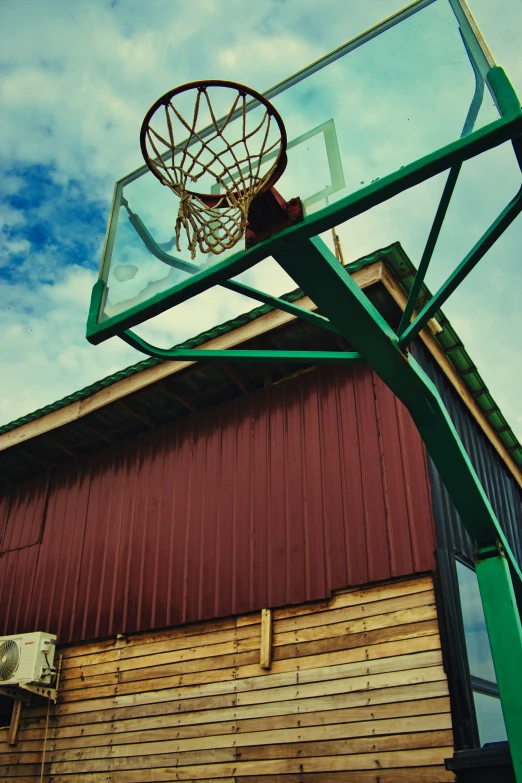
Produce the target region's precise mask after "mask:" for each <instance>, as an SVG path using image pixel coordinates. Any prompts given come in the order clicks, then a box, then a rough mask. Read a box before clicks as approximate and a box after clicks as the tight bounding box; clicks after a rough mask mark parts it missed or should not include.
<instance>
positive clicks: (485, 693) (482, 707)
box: [457, 560, 507, 745]
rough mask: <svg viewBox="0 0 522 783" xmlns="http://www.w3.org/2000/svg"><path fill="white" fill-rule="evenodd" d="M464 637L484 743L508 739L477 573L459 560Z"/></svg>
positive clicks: (479, 726)
mask: <svg viewBox="0 0 522 783" xmlns="http://www.w3.org/2000/svg"><path fill="white" fill-rule="evenodd" d="M457 578H458V585H459V593H460V603H461V609H462V619H463V621H464V636H465V640H466V651H467V657H468V664H469V669H470V674H471V687H472V690H473V698H474V702H475V712H476V717H477V724H478V730H479V736H480V743H481V745H484V744H485V743H486V742H502V741H504V740H507V734H506V727H505V725H504V718H503V715H502V707H501V706H500V699H499V695H498V688H497V680H496V677H495V670H494V668H493V659H492V657H491V649H490V646H489V639H488V634H487V630H486V621H485V618H484V612H483V610H482V602H481V599H480V592H479V587H478V581H477V575H476V573H475V571H474V570H473V569H472V568H470V567H468V566H467V565H465V564H464V563H463V562H461V561H460V560H457Z"/></svg>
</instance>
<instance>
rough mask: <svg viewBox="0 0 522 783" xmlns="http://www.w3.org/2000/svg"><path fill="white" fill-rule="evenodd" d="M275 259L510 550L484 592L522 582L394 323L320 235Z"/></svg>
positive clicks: (465, 508) (479, 534) (466, 504)
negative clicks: (391, 396) (400, 407)
mask: <svg viewBox="0 0 522 783" xmlns="http://www.w3.org/2000/svg"><path fill="white" fill-rule="evenodd" d="M275 257H276V260H277V261H278V262H279V263H280V264H281V266H282V267H283V269H284V270H285V271H286V272H287V273H288V274H289V275H290V276H291V277H292V278H293V279H294V280H295V281H296V282H297V283H298V285H300V286H301V287H302V288H303V289H304V290H305V291H306V290H310V289H311V288H313V290H314V299H315V301H316V303H317V305H318V306H319V307H320V308H321V309H322V310H324V312H326V313H328V316H329V318H330V320H331V321H332V323H334V324H335V325H336V326H337V327H338V328H339V329H340V330H341V332H342V334H343V335H344V336H345V337H346V339H348V340H349V341H350V343H351V344H352V345H353V346H354V348H356V349H357V350H358V352H359V353H360V355H361V357H362V358H363V359H364V361H366V362H367V363H368V364H369V365H370V366H371V367H372V368H373V369H374V370H375V372H376V373H377V374H378V375H380V377H381V378H382V379H383V381H384V382H385V383H386V384H387V385H388V386H389V387H390V388H391V390H392V391H393V392H394V393H395V394H396V395H397V397H398V398H399V399H400V400H401V401H402V402H403V403H404V404H405V405H406V407H407V408H408V410H409V412H410V414H411V416H412V418H413V420H414V422H415V424H416V426H417V428H418V430H419V433H420V435H421V437H422V439H423V441H424V443H425V445H426V448H427V450H428V452H429V454H430V456H431V458H432V460H433V462H434V464H435V466H436V467H437V470H438V471H439V473H440V475H441V478H442V480H443V482H444V484H445V486H446V488H447V490H448V492H449V494H450V496H451V499H452V500H453V503H454V504H455V507H456V509H457V511H458V512H459V514H460V517H461V519H462V521H463V523H464V526H465V528H466V530H467V532H468V533H469V535H470V537H471V539H472V541H474V542H475V545H476V548H477V550H481V549H484V548H487V547H491V546H492V545H493V546H495V545H496V544H497V542H500V546H501V547H502V549H503V551H504V552H505V558H506V559H505V571H506V572H507V571H508V569H509V572H510V573H508V574H507V575H506V574H504V575H503V576H502V575H499V573H498V572H495V571H494V570H493V568H492V567H491V566H487V565H486V566H484V565H483V564H482V563H481V564H480V568H482V569H483V570H482V576H481V581H480V588H481V595H483V594H484V595H485V596H491V595H498V594H500V596H501V599H502V600H505V599H506V595H507V592H508V590H507V586H506V582H507V579H508V577H509V580H511V577H513V578H514V579H515V580H516V581H517V584H518V585H519V586H520V584H521V582H522V574H521V572H520V569H519V567H518V564H517V562H516V560H515V558H514V555H513V553H512V552H511V550H510V549H509V546H508V545H507V541H506V538H505V536H504V534H503V532H502V529H501V527H500V525H499V523H498V520H497V519H496V517H495V513H494V511H493V509H492V507H491V504H490V503H489V500H488V498H487V496H486V494H485V492H484V490H483V488H482V485H481V484H480V481H479V479H478V477H477V474H476V473H475V470H474V468H473V466H472V464H471V462H470V460H469V458H468V455H467V454H466V451H465V449H464V447H463V445H462V443H461V440H460V438H459V436H458V434H457V432H456V430H455V427H454V426H453V424H452V422H451V420H450V418H449V416H448V413H447V411H446V409H445V407H444V404H443V402H442V400H441V398H440V396H439V394H438V392H437V390H436V388H435V386H434V385H433V383H432V382H431V380H430V379H429V378H428V376H427V375H426V374H425V373H424V371H423V370H422V368H421V367H420V365H419V364H418V363H417V362H416V361H415V359H414V358H413V356H411V355H410V354H405V353H403V352H402V351H401V349H400V347H399V344H398V340H397V337H396V335H395V334H394V332H393V331H392V329H391V328H390V327H389V326H388V324H387V323H386V322H385V321H384V319H383V318H382V317H381V316H380V314H379V313H378V311H377V310H376V309H375V308H374V307H373V305H372V304H371V302H370V301H369V300H368V299H367V298H366V296H365V295H364V293H363V292H362V291H361V290H360V289H359V288H358V286H357V285H356V283H355V282H354V281H353V280H352V279H351V278H350V275H349V274H348V273H347V271H346V270H345V269H344V268H343V267H342V266H341V265H340V264H339V262H338V261H337V259H336V258H335V256H334V255H333V254H332V253H331V252H330V250H329V249H328V248H327V246H326V245H325V244H324V242H322V240H321V239H319V238H317V237H316V238H315V239H311V240H308V241H307V240H303V241H301V242H299V243H297V242H296V243H294V247H293V249H292V250H286V251H282V252H278V253H277V254H276V255H275ZM502 579H503V580H504V581H503V582H502V581H501V580H502ZM499 580H500V581H499ZM509 584H511V581H509ZM519 595H520V593H519ZM510 601H511V603H510V607H511V609H510V611H508V609H503V610H502V613H503V614H504V615H505V617H506V621H507V623H508V627H509V630H508V632H507V636H508V638H509V639H510V640H511V641H512V644H513V645H514V646H513V648H510V647H509V646H506V645H504V643H503V642H502V641H501V640H500V639H499V638H498V636H499V635H502V633H505V629H503V628H502V624H499V623H498V622H497V621H496V620H495V619H493V618H492V615H494V614H495V610H494V607H493V605H492V602H490V605H489V606H488V614H489V617H490V623H491V630H490V626H489V625H488V634H490V635H492V638H490V641H491V648H492V654H493V658H494V662H495V670H496V671H502V677H500V678H499V680H498V685H499V693H500V698H501V702H502V705H503V710H504V713H505V715H507V720H506V728H507V732H508V738H509V742H510V748H511V753H512V755H513V759H514V761H515V762H516V767H515V769H516V775H517V781H518V783H522V766H520V760H521V759H522V732H521V728H520V727H521V726H522V720H521V717H522V706H521V705H522V678H521V677H520V672H521V669H522V647H521V642H520V639H521V637H522V627H521V623H520V611H521V609H522V605H521V604H518V605H516V602H515V594H514V591H513V588H512V587H511V593H510ZM485 611H486V607H485ZM487 617H488V615H486V620H487ZM504 705H505V706H504Z"/></svg>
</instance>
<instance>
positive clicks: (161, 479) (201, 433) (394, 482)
mask: <svg viewBox="0 0 522 783" xmlns="http://www.w3.org/2000/svg"><path fill="white" fill-rule="evenodd" d="M29 485H30V482H26V483H25V484H24V486H20V488H19V491H15V493H14V495H13V498H12V503H11V514H10V516H9V520H8V523H7V527H6V533H5V535H4V550H6V549H7V550H12V549H13V545H15V544H16V545H17V546H18V547H20V546H22V548H18V549H16V550H15V551H5V552H4V554H2V555H1V556H0V602H1V603H0V605H1V606H2V608H3V612H2V615H1V617H0V621H1V622H2V627H1V628H0V633H12V632H14V631H30V630H34V629H36V628H39V629H44V630H48V631H52V632H55V633H57V634H58V636H59V638H60V641H61V642H66V641H69V640H78V639H90V638H95V637H100V636H106V635H110V634H114V633H117V632H132V631H136V630H146V629H150V628H160V627H164V626H168V625H175V624H178V623H183V622H187V621H193V620H198V619H204V618H211V617H218V616H225V615H229V614H239V613H244V612H248V611H250V610H254V609H259V608H262V607H264V606H280V605H285V604H290V603H298V602H302V601H307V600H312V599H318V598H324V597H327V596H329V594H330V592H331V591H332V590H334V589H336V588H340V587H345V586H348V585H357V584H364V583H367V582H372V581H376V580H381V579H387V578H390V577H393V576H398V575H401V574H409V573H414V572H421V571H426V570H428V569H431V568H432V567H433V566H434V561H433V550H434V546H435V545H434V533H433V521H432V516H431V508H430V500H429V489H428V481H427V472H426V464H425V458H424V451H423V447H422V444H421V442H420V439H419V436H418V434H417V432H416V430H415V428H414V426H413V424H412V422H411V419H410V417H409V415H408V414H407V412H406V411H405V410H404V408H403V407H402V406H401V405H400V403H398V402H397V400H396V399H395V398H394V397H393V395H392V394H391V393H390V391H389V390H388V389H387V388H386V387H385V386H384V384H383V383H382V382H381V381H379V380H378V379H377V378H376V377H375V376H374V375H373V374H372V372H371V371H370V370H369V369H367V368H365V367H350V368H340V367H339V368H334V367H331V368H325V369H321V370H318V371H316V372H311V373H308V374H304V375H302V376H299V377H297V378H295V379H293V380H291V381H288V382H286V383H282V384H280V385H278V386H274V387H271V388H269V389H266V390H264V391H262V392H256V393H253V394H250V395H247V396H245V397H243V398H240V399H237V400H235V401H232V402H229V403H226V404H224V405H221V406H219V407H217V408H214V409H210V410H207V411H203V412H201V413H197V414H194V415H192V416H190V417H188V418H186V419H184V420H182V421H181V422H177V423H175V424H173V425H169V426H168V427H165V428H164V429H163V430H161V431H154V432H151V433H150V434H147V435H144V436H141V437H139V438H136V439H134V440H132V441H127V442H125V443H123V444H120V445H118V446H116V447H111V448H107V449H105V450H104V451H103V452H98V453H97V454H96V455H94V456H91V457H89V458H86V459H83V460H77V461H75V462H71V463H69V465H68V466H67V467H66V468H59V469H57V470H56V471H55V472H54V473H53V474H52V475H51V478H50V480H49V482H48V484H47V482H46V481H45V480H42V479H39V480H35V481H33V482H32V484H31V485H30V486H29ZM42 530H43V535H42V539H41V543H38V541H39V536H40V533H41V531H42ZM17 542H18V543H17ZM20 542H23V544H20Z"/></svg>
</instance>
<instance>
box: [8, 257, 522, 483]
mask: <svg viewBox="0 0 522 783" xmlns="http://www.w3.org/2000/svg"><path fill="white" fill-rule="evenodd" d="M377 261H382V262H384V264H385V265H386V266H387V268H388V269H389V270H390V272H391V273H392V275H393V276H394V278H395V279H396V280H397V281H398V283H399V285H400V286H401V287H402V289H403V290H404V292H405V293H408V292H409V291H410V289H411V286H412V285H413V280H414V276H415V267H414V266H413V264H412V262H411V261H410V259H409V258H408V256H407V255H406V253H405V252H404V250H403V249H402V247H401V245H400V243H398V242H397V243H394V244H393V245H390V246H389V247H387V248H383V249H381V250H378V251H376V252H375V253H372V254H371V255H368V256H364V257H363V258H360V259H358V260H357V261H354V262H353V263H351V264H347V266H346V268H347V269H348V271H349V272H351V273H353V272H355V271H358V270H360V269H362V268H364V267H366V266H369V265H371V264H373V263H376V262H377ZM302 296H303V292H302V291H300V290H296V291H293V292H291V293H289V294H286V295H285V296H283V297H282V298H283V299H287V300H288V301H295V300H297V299H299V298H301V297H302ZM429 296H430V293H429V291H428V289H427V288H426V286H423V288H422V290H421V294H420V298H419V306H420V305H422V304H423V303H424V302H425V301H427V299H428V298H429ZM272 310H273V308H272V307H270V306H269V305H263V306H261V307H256V308H255V309H254V310H251V311H250V312H248V313H245V314H243V315H241V316H239V317H237V318H234V319H232V320H230V321H227V322H225V323H223V324H220V325H218V326H216V327H213V328H212V329H209V330H207V331H205V332H202V333H201V334H199V335H197V336H195V337H193V338H191V339H190V340H187V341H185V342H183V343H180V345H179V347H185V348H194V347H197V346H199V345H202V344H203V343H205V342H208V341H209V340H211V339H213V338H215V337H218V336H219V335H222V334H225V333H228V332H231V331H233V330H235V329H237V328H239V327H240V326H243V325H244V324H246V323H249V322H251V321H253V320H255V319H256V318H259V317H260V316H262V315H266V314H267V313H269V312H271V311H272ZM435 317H436V318H437V321H438V322H439V324H440V326H441V328H442V331H441V332H440V333H439V334H437V335H434V339H435V340H436V342H437V343H438V345H439V347H440V348H441V349H442V351H443V352H444V354H445V355H446V357H447V358H448V360H449V362H450V363H451V365H452V366H453V367H454V368H455V371H456V372H457V373H458V375H459V376H460V377H461V378H462V381H463V383H464V384H465V386H466V387H467V388H468V389H469V391H470V393H471V394H472V396H473V398H474V400H475V401H476V403H477V405H478V407H479V408H480V410H481V411H482V413H483V415H484V417H485V419H486V420H487V421H488V423H489V424H490V426H491V428H492V429H493V430H494V432H495V433H496V434H497V436H498V438H499V440H500V441H501V443H502V444H503V446H504V447H505V449H506V450H507V451H508V453H509V454H510V455H511V457H512V459H513V461H514V462H515V464H516V465H517V466H518V467H520V468H522V445H521V444H520V442H519V441H518V439H517V437H516V436H515V434H514V433H513V431H512V430H511V428H510V426H509V424H508V423H507V421H506V419H505V417H504V416H503V414H502V412H501V411H500V409H499V407H498V405H497V404H496V402H495V401H494V399H493V397H492V396H491V394H490V392H489V390H488V388H487V386H486V384H485V383H484V381H483V380H482V378H481V376H480V374H479V372H478V370H477V368H476V366H475V364H474V363H473V361H472V360H471V358H470V356H469V354H468V353H467V351H466V349H465V347H464V345H463V344H462V341H461V340H460V339H459V337H458V335H457V333H456V332H455V330H454V329H453V327H452V326H451V324H450V322H449V321H448V319H447V318H446V317H445V315H444V313H443V312H442V311H438V313H437V314H436V316H435ZM161 363H162V360H160V359H152V358H151V359H145V360H144V361H141V362H138V363H137V364H134V365H132V366H130V367H127V368H126V369H124V370H121V371H119V372H117V373H114V374H112V375H109V376H107V377H106V378H103V379H102V380H100V381H97V382H96V383H93V384H91V385H89V386H86V387H85V388H84V389H80V390H79V391H77V392H74V393H73V394H70V395H68V396H66V397H63V398H62V399H61V400H57V401H56V402H54V403H52V404H50V405H47V406H45V407H44V408H40V409H38V410H36V411H34V412H32V413H29V414H27V415H25V416H22V417H20V418H18V419H16V420H14V421H12V422H9V423H7V424H4V425H3V426H1V427H0V435H2V434H4V433H7V432H10V431H12V430H15V429H16V428H18V427H21V426H22V425H24V424H27V423H28V422H31V421H35V420H36V419H39V418H42V417H43V416H46V415H47V414H49V413H52V412H54V411H57V410H60V409H61V408H65V407H66V406H68V405H70V404H71V403H74V402H78V401H80V400H85V399H87V398H89V397H91V396H92V395H93V394H95V393H96V392H98V391H100V390H101V389H104V388H107V387H109V386H111V385H112V384H114V383H117V382H118V381H121V380H122V379H124V378H128V377H130V376H132V375H136V374H137V373H140V372H142V371H143V370H146V369H148V368H150V367H154V366H156V365H158V364H161Z"/></svg>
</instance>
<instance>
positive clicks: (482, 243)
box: [399, 188, 522, 347]
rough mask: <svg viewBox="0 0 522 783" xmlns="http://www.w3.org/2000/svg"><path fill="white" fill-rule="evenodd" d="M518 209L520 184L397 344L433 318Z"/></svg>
mask: <svg viewBox="0 0 522 783" xmlns="http://www.w3.org/2000/svg"><path fill="white" fill-rule="evenodd" d="M520 212H522V188H521V189H520V190H519V192H518V193H517V195H516V196H515V198H514V199H512V200H511V201H510V202H509V204H508V205H507V207H505V209H503V210H502V212H501V213H500V215H499V216H498V218H497V219H496V220H495V221H493V223H492V224H491V226H490V227H489V228H488V230H487V231H486V232H485V233H484V234H483V235H482V236H481V238H480V239H479V241H478V242H477V244H476V245H475V247H474V248H473V249H472V250H470V252H469V253H468V255H467V256H466V257H465V258H464V260H463V261H462V262H461V263H460V264H459V265H458V267H457V268H456V269H455V270H454V271H453V272H452V274H451V275H450V276H449V277H448V279H447V280H446V282H445V283H444V284H443V285H442V286H441V287H440V288H439V290H438V291H437V293H436V294H435V295H434V296H433V297H432V298H431V300H430V301H429V302H428V303H427V304H426V305H425V307H424V308H423V309H422V310H421V312H420V313H419V315H418V316H417V318H416V319H415V320H414V321H413V323H412V324H410V326H409V327H408V328H407V329H406V330H405V332H404V333H403V334H402V335H401V336H400V341H399V345H400V346H401V347H404V346H406V345H409V343H411V341H412V340H413V339H414V338H415V337H416V336H417V335H418V334H419V332H420V331H421V330H422V329H423V328H424V327H425V326H426V324H427V323H428V321H429V320H430V318H433V316H434V315H435V313H436V312H437V310H438V309H439V308H440V307H442V305H443V304H444V302H445V301H446V299H448V297H450V296H451V294H452V293H453V292H454V291H455V290H456V289H457V288H458V286H459V285H460V284H461V283H462V281H463V280H464V279H465V278H466V277H467V276H468V275H469V273H470V272H471V271H472V269H474V267H475V266H476V265H477V264H478V262H479V261H480V260H481V258H483V257H484V256H485V255H486V253H487V252H488V250H489V249H490V248H491V247H493V245H494V244H495V242H496V241H497V239H498V238H499V237H500V236H502V234H503V233H504V231H505V230H506V229H507V228H508V227H509V226H510V225H511V223H512V222H513V221H514V220H515V218H516V217H517V216H518V215H519V214H520Z"/></svg>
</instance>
